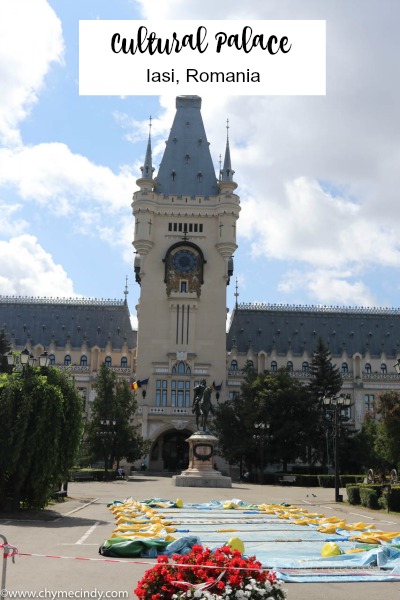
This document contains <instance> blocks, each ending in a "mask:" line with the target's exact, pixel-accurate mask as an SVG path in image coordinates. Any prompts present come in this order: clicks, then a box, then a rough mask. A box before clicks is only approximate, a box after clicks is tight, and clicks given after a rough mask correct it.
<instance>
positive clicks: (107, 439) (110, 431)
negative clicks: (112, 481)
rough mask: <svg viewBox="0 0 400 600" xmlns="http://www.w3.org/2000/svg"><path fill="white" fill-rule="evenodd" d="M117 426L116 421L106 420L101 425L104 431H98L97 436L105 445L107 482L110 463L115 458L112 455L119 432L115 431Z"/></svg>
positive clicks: (105, 475) (105, 476)
mask: <svg viewBox="0 0 400 600" xmlns="http://www.w3.org/2000/svg"><path fill="white" fill-rule="evenodd" d="M116 424H117V422H116V421H113V420H110V419H104V420H102V421H100V425H101V426H102V428H103V431H98V432H97V434H96V435H97V436H98V437H99V438H100V439H101V441H102V443H103V448H104V478H105V480H106V481H107V474H108V468H109V466H110V462H111V461H110V458H113V456H111V454H112V451H113V447H114V440H115V438H116V436H117V432H116V431H115V426H116Z"/></svg>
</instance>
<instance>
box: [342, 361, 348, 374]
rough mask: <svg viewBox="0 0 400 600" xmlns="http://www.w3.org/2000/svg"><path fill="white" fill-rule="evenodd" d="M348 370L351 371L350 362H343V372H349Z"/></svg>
mask: <svg viewBox="0 0 400 600" xmlns="http://www.w3.org/2000/svg"><path fill="white" fill-rule="evenodd" d="M348 372H349V367H348V364H347V363H346V362H344V363H342V373H348Z"/></svg>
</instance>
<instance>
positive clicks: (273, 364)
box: [271, 360, 278, 373]
mask: <svg viewBox="0 0 400 600" xmlns="http://www.w3.org/2000/svg"><path fill="white" fill-rule="evenodd" d="M277 370H278V364H277V362H276V360H273V361H272V362H271V371H272V373H276V372H277Z"/></svg>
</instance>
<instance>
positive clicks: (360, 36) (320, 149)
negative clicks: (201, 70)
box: [0, 0, 400, 323]
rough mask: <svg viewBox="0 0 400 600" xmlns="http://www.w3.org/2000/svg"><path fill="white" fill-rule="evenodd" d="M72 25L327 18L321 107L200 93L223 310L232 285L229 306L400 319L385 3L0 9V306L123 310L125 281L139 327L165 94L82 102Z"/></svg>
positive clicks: (394, 98)
mask: <svg viewBox="0 0 400 600" xmlns="http://www.w3.org/2000/svg"><path fill="white" fill-rule="evenodd" d="M80 19H127V20H130V19H148V20H163V19H170V20H178V19H191V20H199V21H201V20H202V19H203V20H204V19H240V20H246V19H271V20H272V19H324V20H326V24H327V93H326V96H230V95H228V94H227V95H226V96H224V95H221V94H218V95H203V103H202V115H203V120H204V123H205V127H206V131H207V136H208V139H209V141H210V142H211V145H210V151H211V155H212V159H213V161H214V164H215V169H216V172H217V171H218V168H219V163H218V161H219V155H220V154H221V153H222V154H223V153H224V148H225V139H226V129H225V124H226V119H227V118H228V119H229V124H230V129H229V136H230V148H231V157H232V166H233V168H234V170H235V180H236V182H237V183H238V188H237V193H238V194H239V196H240V198H241V206H242V211H241V214H240V219H239V222H238V227H237V236H238V238H237V243H238V249H237V251H236V253H235V273H234V278H233V279H232V280H231V283H230V285H229V286H228V289H227V306H228V308H229V309H230V310H232V308H233V306H234V304H235V295H234V294H235V287H236V278H237V288H238V293H239V296H238V300H239V302H246V303H248V302H264V303H270V304H301V305H330V306H332V305H333V306H377V307H398V306H400V301H399V295H400V289H399V287H400V286H399V277H398V273H399V267H400V244H399V240H400V208H399V204H400V203H399V190H400V131H399V130H400V114H399V113H400V108H399V107H400V103H399V97H400V60H399V56H400V37H399V35H398V23H399V21H400V3H399V2H396V1H395V0H351V1H349V0H324V1H323V2H322V1H321V0H247V1H246V2H243V0H229V2H228V1H226V0H220V1H219V2H215V0H212V1H211V0H202V2H198V0H151V1H149V0H113V2H109V1H108V0H80V1H78V0H73V1H70V2H67V1H65V0H1V1H0V295H8V296H10V295H11V296H14V295H15V296H34V297H43V296H50V297H73V296H84V297H91V298H110V299H114V298H117V299H122V298H123V297H124V296H123V292H124V288H125V278H126V277H128V291H129V296H128V302H129V307H130V311H131V314H132V320H133V323H135V305H136V304H137V301H138V297H139V292H140V288H139V286H138V285H137V284H136V283H135V280H134V274H133V260H134V254H133V247H132V239H133V217H132V212H131V201H132V194H133V192H134V191H135V190H136V189H137V186H136V179H137V178H138V177H139V176H140V165H142V164H143V160H144V154H145V149H146V142H147V136H148V123H149V116H150V115H151V117H152V137H153V165H154V166H155V167H156V170H157V166H158V165H159V163H160V160H161V156H162V152H163V149H164V148H165V140H166V138H167V136H168V132H169V129H170V127H171V124H172V120H173V116H174V113H175V97H172V96H125V97H119V96H79V90H78V55H79V48H78V23H79V20H80ZM195 93H197V91H196V92H195Z"/></svg>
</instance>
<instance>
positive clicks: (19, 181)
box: [0, 142, 136, 216]
mask: <svg viewBox="0 0 400 600" xmlns="http://www.w3.org/2000/svg"><path fill="white" fill-rule="evenodd" d="M135 182H136V177H135V176H134V175H133V174H132V173H131V172H130V169H129V168H128V167H121V169H120V171H119V173H118V174H115V173H113V171H112V170H111V169H109V168H108V167H104V166H101V165H95V164H93V163H92V162H91V161H90V160H89V159H88V158H86V157H85V156H81V155H79V154H73V153H72V152H71V150H70V149H69V148H68V146H66V145H65V144H62V143H55V142H54V143H48V144H37V145H36V146H31V147H28V146H25V147H23V146H21V147H18V148H14V149H6V148H3V149H0V185H3V186H5V185H7V186H13V187H14V188H15V189H16V190H17V192H18V194H19V195H20V197H21V198H23V199H26V200H34V201H36V202H39V203H41V204H47V205H48V207H49V210H51V211H53V212H54V213H55V214H58V215H60V216H67V215H71V214H72V215H75V216H76V212H77V208H78V207H80V208H83V209H84V210H85V209H86V208H87V203H90V205H91V206H93V204H94V205H99V206H101V208H102V210H103V211H105V212H112V211H116V210H119V209H121V208H124V207H126V206H127V201H128V202H129V198H130V197H131V196H132V192H133V191H134V190H135V189H136V183H135ZM82 205H83V206H82Z"/></svg>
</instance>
